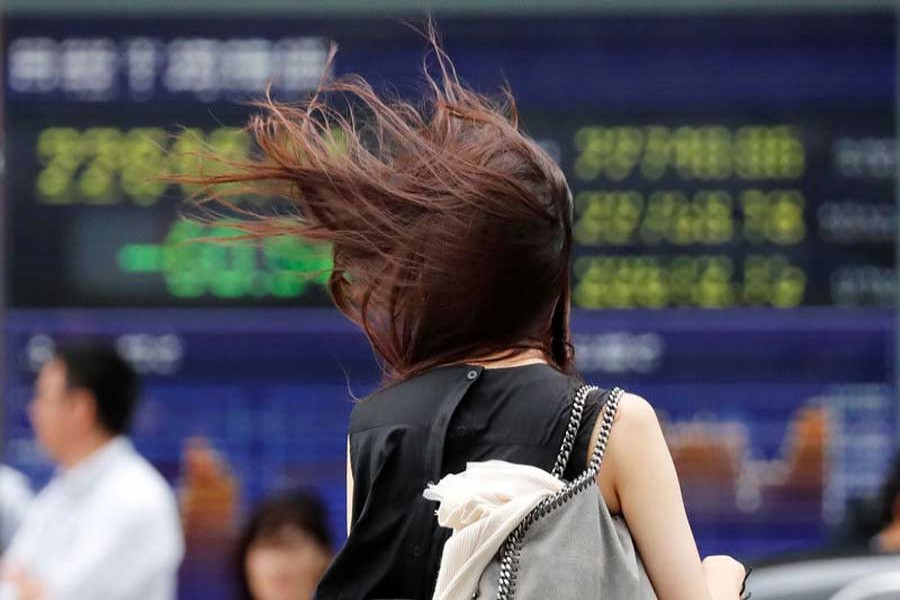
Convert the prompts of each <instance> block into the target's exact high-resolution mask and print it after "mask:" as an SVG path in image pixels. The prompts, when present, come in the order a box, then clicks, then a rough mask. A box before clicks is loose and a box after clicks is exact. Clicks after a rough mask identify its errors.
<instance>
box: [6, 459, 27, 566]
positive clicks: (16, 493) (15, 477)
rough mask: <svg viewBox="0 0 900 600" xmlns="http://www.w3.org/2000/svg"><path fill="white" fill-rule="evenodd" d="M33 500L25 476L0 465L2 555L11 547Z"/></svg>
mask: <svg viewBox="0 0 900 600" xmlns="http://www.w3.org/2000/svg"><path fill="white" fill-rule="evenodd" d="M31 500H32V494H31V486H30V485H28V480H27V479H26V478H25V476H24V475H22V474H21V473H19V472H18V471H16V470H15V469H11V468H10V467H7V466H6V465H0V557H2V556H3V553H4V552H6V549H7V548H8V547H9V544H10V542H11V541H12V538H13V536H14V535H15V533H16V530H18V528H19V525H20V524H21V523H22V519H23V518H24V517H25V513H26V512H27V510H28V506H29V505H30V504H31Z"/></svg>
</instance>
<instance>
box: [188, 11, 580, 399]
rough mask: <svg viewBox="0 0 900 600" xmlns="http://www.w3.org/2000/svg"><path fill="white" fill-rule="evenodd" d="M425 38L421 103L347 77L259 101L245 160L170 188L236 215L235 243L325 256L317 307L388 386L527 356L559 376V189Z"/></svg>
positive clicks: (565, 311)
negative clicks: (251, 198) (265, 205)
mask: <svg viewBox="0 0 900 600" xmlns="http://www.w3.org/2000/svg"><path fill="white" fill-rule="evenodd" d="M428 37H429V39H430V42H431V47H432V52H431V53H429V55H431V56H433V59H432V60H433V63H434V65H433V66H432V67H431V68H429V66H428V55H426V60H425V61H423V67H424V69H423V70H424V73H425V79H426V81H427V84H428V85H427V88H428V90H427V93H426V94H425V98H424V100H423V102H422V103H421V104H420V105H414V104H412V103H410V102H406V101H402V100H388V99H385V98H384V97H383V96H380V95H379V94H377V93H376V92H375V91H374V90H373V89H372V87H371V86H370V85H369V84H368V83H367V82H366V81H365V80H363V79H361V78H359V77H356V76H349V77H343V78H339V79H336V80H331V81H323V82H322V84H321V85H320V86H319V88H318V89H317V90H316V91H315V93H313V94H312V95H311V96H310V97H309V98H308V99H307V100H306V101H304V102H302V103H300V104H285V103H281V102H278V101H276V100H273V99H272V98H271V96H270V95H268V94H267V95H266V97H265V99H264V100H261V101H259V102H256V103H254V104H255V106H256V107H258V108H259V109H260V111H261V112H260V113H258V114H256V115H254V116H253V117H252V118H251V119H250V121H249V124H248V125H247V130H248V131H249V132H250V133H251V134H252V136H253V137H254V138H255V140H256V143H257V145H258V156H256V158H254V159H253V160H252V161H251V162H245V163H235V162H231V161H228V160H226V159H224V158H218V159H217V158H216V157H212V158H213V159H214V160H217V161H218V163H219V165H218V168H217V169H216V172H215V174H202V173H200V174H197V173H193V174H190V173H188V174H179V175H176V176H174V177H173V179H175V180H177V181H179V182H181V183H189V184H198V185H200V186H202V189H203V190H204V192H203V193H204V194H205V196H206V197H207V198H212V199H214V200H215V201H216V202H217V203H220V204H223V205H225V206H228V207H229V208H230V209H231V210H232V211H235V210H236V211H237V212H239V213H240V214H241V215H242V217H243V218H242V220H241V222H240V224H239V225H238V227H240V228H241V229H242V230H243V231H244V232H245V233H246V235H248V236H250V237H255V238H263V237H270V236H285V235H287V236H300V237H301V238H303V239H305V240H306V241H308V242H312V243H323V244H330V246H331V248H332V252H333V258H334V268H333V271H332V272H331V274H330V278H329V280H328V289H329V291H330V294H331V296H332V298H333V300H334V303H335V305H336V306H337V307H338V308H339V309H340V310H341V311H342V312H343V313H344V314H345V315H346V316H347V317H349V318H350V319H351V320H352V321H353V322H355V323H357V324H358V325H359V326H360V327H361V328H362V329H363V330H364V331H365V333H366V335H367V336H368V339H369V341H370V343H371V345H372V347H373V349H374V350H375V352H376V354H377V356H378V357H379V358H380V360H381V362H382V366H383V369H384V371H385V375H386V379H387V380H388V381H396V380H398V379H403V378H407V377H409V376H412V375H415V374H418V373H421V372H423V371H426V370H428V369H430V368H433V367H436V366H438V365H443V364H452V363H458V362H461V361H464V360H469V359H475V358H483V357H487V356H492V355H495V354H500V355H505V356H511V355H513V354H514V353H516V352H517V351H520V350H523V349H526V348H537V349H539V350H541V351H543V353H544V355H545V356H546V358H547V359H548V361H549V362H550V363H551V364H552V365H553V366H555V367H556V368H557V369H559V370H561V371H563V372H569V373H571V372H573V371H574V367H573V350H572V345H571V343H570V334H569V326H568V321H569V286H570V272H569V269H570V253H571V246H572V234H571V229H572V223H571V219H572V217H571V212H570V211H571V196H570V194H569V191H568V187H567V185H566V181H565V177H564V176H563V173H562V171H561V170H560V168H559V167H558V166H557V165H556V164H555V163H554V162H553V160H552V159H551V158H550V157H549V156H548V155H547V153H546V152H544V151H543V150H542V149H541V148H540V146H539V145H538V144H537V143H535V142H534V141H533V140H532V139H530V138H529V137H528V136H527V135H525V134H524V133H523V132H522V131H521V130H520V128H519V121H518V114H517V111H516V106H515V102H514V99H513V97H512V95H511V93H510V92H509V91H508V90H506V91H504V93H503V94H501V95H500V97H499V98H498V99H493V98H489V97H486V96H484V95H481V94H478V93H476V92H474V91H472V90H470V89H467V88H466V87H465V86H464V85H462V84H461V83H460V80H459V78H458V77H457V75H456V72H455V69H454V67H453V64H452V62H451V61H450V60H449V58H448V57H447V56H446V55H445V53H444V52H443V50H442V48H441V46H440V44H439V43H438V42H437V38H436V35H435V33H434V31H433V29H429V32H428ZM334 52H335V49H334V48H333V49H332V53H331V56H330V58H329V65H330V64H331V60H332V59H333V56H334ZM432 71H434V72H436V73H437V75H436V76H435V75H432ZM338 105H340V106H341V108H340V109H339V108H337V106H338ZM223 184H229V185H228V186H227V187H228V188H229V189H232V190H235V189H236V190H237V191H239V192H240V193H242V194H246V193H248V192H250V193H253V194H255V195H257V196H260V197H268V198H277V199H280V200H281V201H287V203H288V204H289V205H290V206H291V207H292V210H291V215H290V218H287V219H286V218H283V217H284V215H283V214H280V215H279V213H278V211H272V210H270V211H266V210H259V209H252V210H251V209H247V208H246V207H244V206H241V207H239V208H238V207H237V205H236V203H235V202H233V201H232V200H230V199H229V198H228V193H223V192H221V189H222V186H223ZM232 214H233V213H232Z"/></svg>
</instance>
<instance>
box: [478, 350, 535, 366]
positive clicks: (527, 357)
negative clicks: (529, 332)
mask: <svg viewBox="0 0 900 600" xmlns="http://www.w3.org/2000/svg"><path fill="white" fill-rule="evenodd" d="M465 363H466V364H467V365H476V366H480V367H484V368H485V369H501V368H504V367H524V366H526V365H536V364H541V363H543V364H548V363H547V357H546V355H545V354H544V353H543V352H542V351H540V350H538V349H536V348H531V349H528V350H523V351H521V352H519V353H517V354H513V355H510V354H509V353H508V352H498V353H496V354H491V355H489V356H482V357H479V358H478V359H473V360H467V361H465Z"/></svg>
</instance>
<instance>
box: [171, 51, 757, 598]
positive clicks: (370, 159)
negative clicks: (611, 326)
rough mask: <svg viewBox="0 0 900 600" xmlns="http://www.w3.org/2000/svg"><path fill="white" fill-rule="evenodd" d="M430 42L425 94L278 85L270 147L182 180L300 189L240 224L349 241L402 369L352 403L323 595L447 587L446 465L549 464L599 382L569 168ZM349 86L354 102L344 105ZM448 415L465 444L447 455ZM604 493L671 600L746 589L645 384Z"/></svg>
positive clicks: (364, 317) (335, 275) (625, 424)
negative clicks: (688, 498) (714, 543)
mask: <svg viewBox="0 0 900 600" xmlns="http://www.w3.org/2000/svg"><path fill="white" fill-rule="evenodd" d="M431 39H432V43H433V46H434V49H435V56H436V60H435V62H436V65H437V69H438V72H439V77H431V76H429V75H428V72H427V71H428V69H427V68H426V80H427V82H428V85H429V88H430V94H429V96H428V98H427V102H426V105H425V106H424V107H417V106H414V105H412V104H409V103H406V102H400V101H394V102H389V101H386V100H384V99H382V98H381V97H379V96H378V95H377V94H376V93H375V92H374V91H373V90H372V88H371V87H370V86H369V85H368V84H367V83H366V82H365V81H363V80H361V79H359V78H348V79H344V80H339V81H337V82H333V83H328V84H323V86H322V87H321V89H319V90H318V92H317V93H316V94H315V95H313V96H312V98H311V99H310V100H309V101H308V102H306V103H305V104H304V105H302V106H299V107H296V106H285V105H282V104H279V103H277V102H275V101H272V100H271V99H268V98H267V100H266V101H264V102H261V103H260V104H259V106H260V107H261V108H262V110H263V113H262V114H261V115H258V116H255V117H254V118H253V119H252V120H251V122H250V124H249V130H250V131H251V132H252V133H253V134H254V135H255V138H256V140H257V142H258V145H259V148H260V150H261V153H262V156H261V158H260V160H259V161H258V162H255V163H253V164H233V163H232V164H228V165H227V166H228V167H230V168H228V169H227V170H226V172H224V173H221V174H219V175H214V176H201V177H182V178H180V179H179V180H180V181H183V182H188V183H199V184H203V185H206V186H207V188H208V189H209V188H210V187H212V188H213V189H212V192H211V193H213V194H214V195H215V191H216V190H215V186H218V185H221V184H236V185H230V186H229V189H230V190H236V191H238V192H240V193H246V192H247V191H248V190H252V191H254V192H256V193H258V194H261V195H265V196H268V197H272V196H275V197H278V198H281V199H286V200H287V201H289V203H290V204H291V205H292V206H293V207H295V210H294V214H293V218H291V219H285V218H283V214H284V213H283V211H281V210H278V211H274V212H273V214H279V215H282V216H280V217H278V218H275V217H272V216H266V215H263V214H256V215H252V216H250V217H249V218H248V219H247V220H245V222H244V223H243V224H242V225H241V226H242V227H243V229H244V230H245V231H246V232H247V233H248V235H251V236H258V237H264V236H275V235H297V236H301V237H302V238H304V239H306V240H308V241H311V242H322V243H327V244H331V245H332V249H333V257H334V270H333V272H332V273H331V276H330V279H329V281H328V287H329V290H330V293H331V295H332V297H333V299H334V302H335V304H336V305H337V307H338V308H339V309H340V310H341V311H343V312H344V313H345V314H346V315H347V316H348V317H349V318H350V319H351V320H353V321H354V322H355V323H357V324H358V325H359V326H360V327H361V328H362V329H363V330H364V331H365V333H366V335H367V337H368V339H369V341H370V342H371V345H372V347H373V349H374V351H375V354H376V356H377V358H378V359H379V361H380V363H381V364H382V365H383V369H384V374H385V385H384V386H383V387H382V389H380V390H379V391H378V392H377V393H375V394H374V395H373V396H372V397H370V398H368V399H366V400H364V401H363V402H361V403H360V404H358V405H357V406H356V407H355V409H354V411H353V416H352V417H351V423H350V430H349V431H350V436H349V472H348V516H349V525H350V532H349V539H348V541H347V544H346V546H345V547H344V549H343V550H342V551H341V553H340V555H339V556H338V557H337V559H336V560H335V562H334V563H333V565H332V566H331V568H330V569H329V571H328V572H327V573H326V575H325V577H324V579H323V581H322V583H321V585H320V586H319V589H318V592H317V596H316V597H317V598H319V599H321V600H335V599H359V598H429V597H431V594H432V590H433V588H434V584H435V579H436V576H437V572H438V566H439V563H440V556H441V549H442V547H443V544H444V542H445V541H446V539H447V537H448V535H449V534H448V532H447V531H445V530H441V529H440V528H439V527H438V524H437V522H436V519H435V516H434V511H435V505H434V504H433V503H431V502H429V501H427V500H425V499H424V498H423V497H422V492H423V491H424V490H425V488H426V485H427V484H428V483H429V481H435V480H436V479H435V478H434V477H433V475H434V474H435V472H437V473H438V474H439V475H443V474H446V473H455V472H459V471H461V470H463V469H464V468H465V466H466V463H467V462H470V461H481V460H487V459H503V460H506V461H510V462H514V463H523V464H530V465H534V466H538V467H540V468H543V469H545V470H548V471H549V470H550V468H551V467H552V465H553V461H554V459H555V457H556V454H557V450H558V448H559V445H560V442H561V440H562V437H563V432H564V429H565V426H566V423H567V420H568V414H569V407H570V404H571V399H572V393H573V392H574V390H575V389H576V388H577V387H578V386H579V385H580V384H581V381H580V379H579V377H578V375H577V374H576V372H575V367H574V356H573V348H572V344H571V339H570V333H569V308H570V292H569V288H570V283H571V281H570V261H571V250H572V218H573V217H572V211H573V208H572V199H571V196H570V194H569V191H568V187H567V185H566V181H565V177H564V176H563V173H562V171H561V170H560V169H559V167H558V166H557V165H556V164H554V162H553V161H552V160H551V159H550V158H549V156H548V155H547V154H546V153H545V152H544V151H543V150H541V148H540V147H539V146H538V145H537V144H536V143H535V142H534V141H533V140H531V139H529V138H528V137H527V136H525V135H524V134H523V133H522V132H521V131H520V130H519V127H518V123H517V117H516V110H515V105H514V103H513V99H512V97H511V95H510V94H509V93H507V94H506V95H505V102H504V103H503V104H502V105H501V104H499V103H496V102H493V101H491V100H489V99H487V98H485V97H483V96H481V95H479V94H476V93H474V92H472V91H470V90H468V89H466V88H465V87H464V86H463V85H461V84H460V82H459V80H458V79H457V77H456V74H455V72H454V70H453V66H452V64H451V63H450V61H449V60H448V59H447V58H446V56H445V55H444V54H443V52H442V51H441V49H440V48H439V46H438V44H437V43H436V42H435V41H434V39H435V38H434V36H433V35H432V37H431ZM337 100H340V101H341V104H342V105H343V104H344V101H345V100H346V101H347V102H346V106H347V107H348V108H347V109H346V110H344V112H343V113H341V112H339V111H338V110H336V109H334V108H332V106H333V105H334V104H335V103H336V101H337ZM223 194H225V192H221V193H220V194H218V196H219V200H221V201H223V202H225V203H229V199H228V197H227V196H226V197H224V198H223V197H221V196H222V195H223ZM231 206H233V207H234V204H231ZM235 208H237V209H239V210H244V209H245V207H243V206H240V207H235ZM450 405H453V410H452V411H449V417H448V418H444V419H443V420H440V418H439V416H438V415H441V414H442V413H441V409H442V408H444V409H446V407H447V406H450ZM599 411H600V406H599V403H598V401H597V399H596V398H594V399H593V400H592V401H591V403H590V404H589V405H588V407H587V409H586V411H585V415H584V419H583V421H582V423H583V426H582V430H581V432H580V435H579V436H578V440H577V445H576V452H575V453H573V459H572V460H570V464H569V466H568V469H567V474H568V475H569V476H571V474H572V473H577V472H578V471H580V470H582V469H584V467H585V465H586V462H587V459H588V453H589V448H592V447H593V441H594V440H595V439H596V437H597V431H596V430H595V429H594V423H596V422H597V415H598V413H599ZM445 412H446V411H445ZM435 428H437V429H439V430H440V433H442V434H444V435H446V442H445V443H444V444H443V447H441V448H438V449H437V450H436V451H430V450H429V449H428V447H429V444H428V442H429V439H434V438H433V437H432V436H433V435H434V432H435V431H436V429H435ZM597 489H598V493H599V494H600V495H601V496H602V498H603V499H604V500H605V502H606V504H607V506H608V507H609V509H610V510H611V511H612V512H613V513H617V514H621V515H623V516H624V518H625V519H626V521H627V523H628V525H629V526H630V529H631V532H632V535H633V537H634V539H635V541H636V544H637V547H638V549H639V552H640V554H641V556H642V558H643V561H644V563H645V566H646V570H647V572H648V574H649V576H650V579H651V581H652V584H653V586H654V588H655V589H656V592H657V594H658V596H659V597H660V598H663V599H665V600H703V599H712V600H732V599H736V598H738V593H739V589H740V587H741V582H742V580H743V578H744V569H743V567H742V566H741V565H740V564H738V563H737V562H735V561H733V560H732V559H730V558H726V557H716V558H711V559H707V560H706V561H704V562H702V563H701V561H700V558H699V556H698V552H697V548H696V545H695V542H694V539H693V536H692V533H691V530H690V527H689V525H688V521H687V518H686V516H685V510H684V505H683V502H682V498H681V492H680V489H679V485H678V480H677V477H676V473H675V469H674V467H673V464H672V459H671V457H670V455H669V452H668V450H667V448H666V445H665V442H664V440H663V436H662V433H661V431H660V427H659V424H658V422H657V419H656V416H655V414H654V411H653V409H652V408H651V407H650V405H649V404H648V403H647V402H646V401H645V400H643V399H642V398H639V397H637V396H634V395H626V396H625V397H624V399H623V400H622V402H621V404H620V409H619V413H618V417H617V420H616V424H615V427H614V428H613V433H612V438H611V440H610V445H609V451H608V453H607V456H606V460H605V462H604V465H603V468H602V470H601V471H600V475H599V477H598V480H597Z"/></svg>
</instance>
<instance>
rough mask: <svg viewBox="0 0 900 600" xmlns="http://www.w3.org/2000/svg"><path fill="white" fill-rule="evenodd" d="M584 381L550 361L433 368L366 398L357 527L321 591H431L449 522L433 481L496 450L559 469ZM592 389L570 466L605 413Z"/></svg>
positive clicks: (357, 428)
mask: <svg viewBox="0 0 900 600" xmlns="http://www.w3.org/2000/svg"><path fill="white" fill-rule="evenodd" d="M581 385H582V383H581V381H579V380H578V379H575V378H573V377H569V376H567V375H564V374H562V373H560V372H558V371H556V370H555V369H553V368H552V367H550V366H549V365H545V364H536V365H527V366H522V367H509V368H500V369H484V368H482V367H477V366H470V365H454V366H450V367H442V368H439V369H435V370H433V371H430V372H428V373H425V374H423V375H420V376H418V377H415V378H413V379H410V380H407V381H404V382H402V383H399V384H397V385H394V386H392V387H390V388H387V389H385V390H383V391H380V392H378V393H376V394H374V395H373V396H370V397H369V398H367V399H365V400H363V401H362V402H360V403H359V404H357V405H356V407H354V409H353V412H352V414H351V417H350V430H349V433H350V462H351V468H352V470H353V479H354V492H353V514H352V521H351V524H352V525H351V529H350V536H349V537H348V539H347V543H346V545H345V546H344V548H343V549H342V550H341V552H340V553H339V554H338V556H337V558H335V561H334V563H333V564H332V565H331V567H330V568H329V570H328V572H327V573H326V574H325V576H324V578H323V579H322V581H321V583H320V585H319V589H318V591H317V592H316V600H361V599H363V598H365V599H366V600H371V599H398V598H400V599H413V598H415V599H427V598H431V596H432V594H433V590H434V586H435V582H436V581H437V574H438V568H439V566H440V560H441V551H442V550H443V547H444V543H445V542H446V541H447V539H448V538H449V537H450V530H449V529H444V528H442V527H440V526H438V523H437V518H436V517H435V510H436V509H437V504H436V503H434V502H431V501H428V500H426V499H425V498H423V497H422V492H423V491H424V490H425V488H426V486H427V484H428V483H429V482H437V481H438V480H439V479H440V478H441V477H442V476H443V475H445V474H447V473H459V472H461V471H463V470H464V469H465V468H466V463H467V462H475V461H484V460H491V459H499V460H505V461H509V462H514V463H519V464H528V465H533V466H536V467H539V468H541V469H544V470H546V471H550V470H552V468H553V463H554V461H555V459H556V455H557V453H558V452H559V447H560V444H561V443H562V439H563V435H564V433H565V429H566V425H567V423H568V420H569V414H570V412H571V404H572V399H573V398H574V394H575V391H576V390H577V389H578V387H579V386H581ZM592 396H593V397H592V398H589V400H588V402H587V404H586V406H585V412H584V416H583V418H582V421H581V429H580V431H579V435H578V438H577V441H576V446H575V448H574V450H573V452H572V456H571V458H570V460H569V464H568V466H567V468H566V474H565V478H566V479H572V478H573V477H574V476H575V475H577V474H578V473H580V472H581V471H583V470H584V469H585V468H586V467H587V465H586V457H587V452H588V445H589V444H590V436H591V433H592V431H593V427H594V423H595V421H596V419H597V415H598V414H599V412H600V403H599V399H598V397H599V394H593V395H592Z"/></svg>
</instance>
